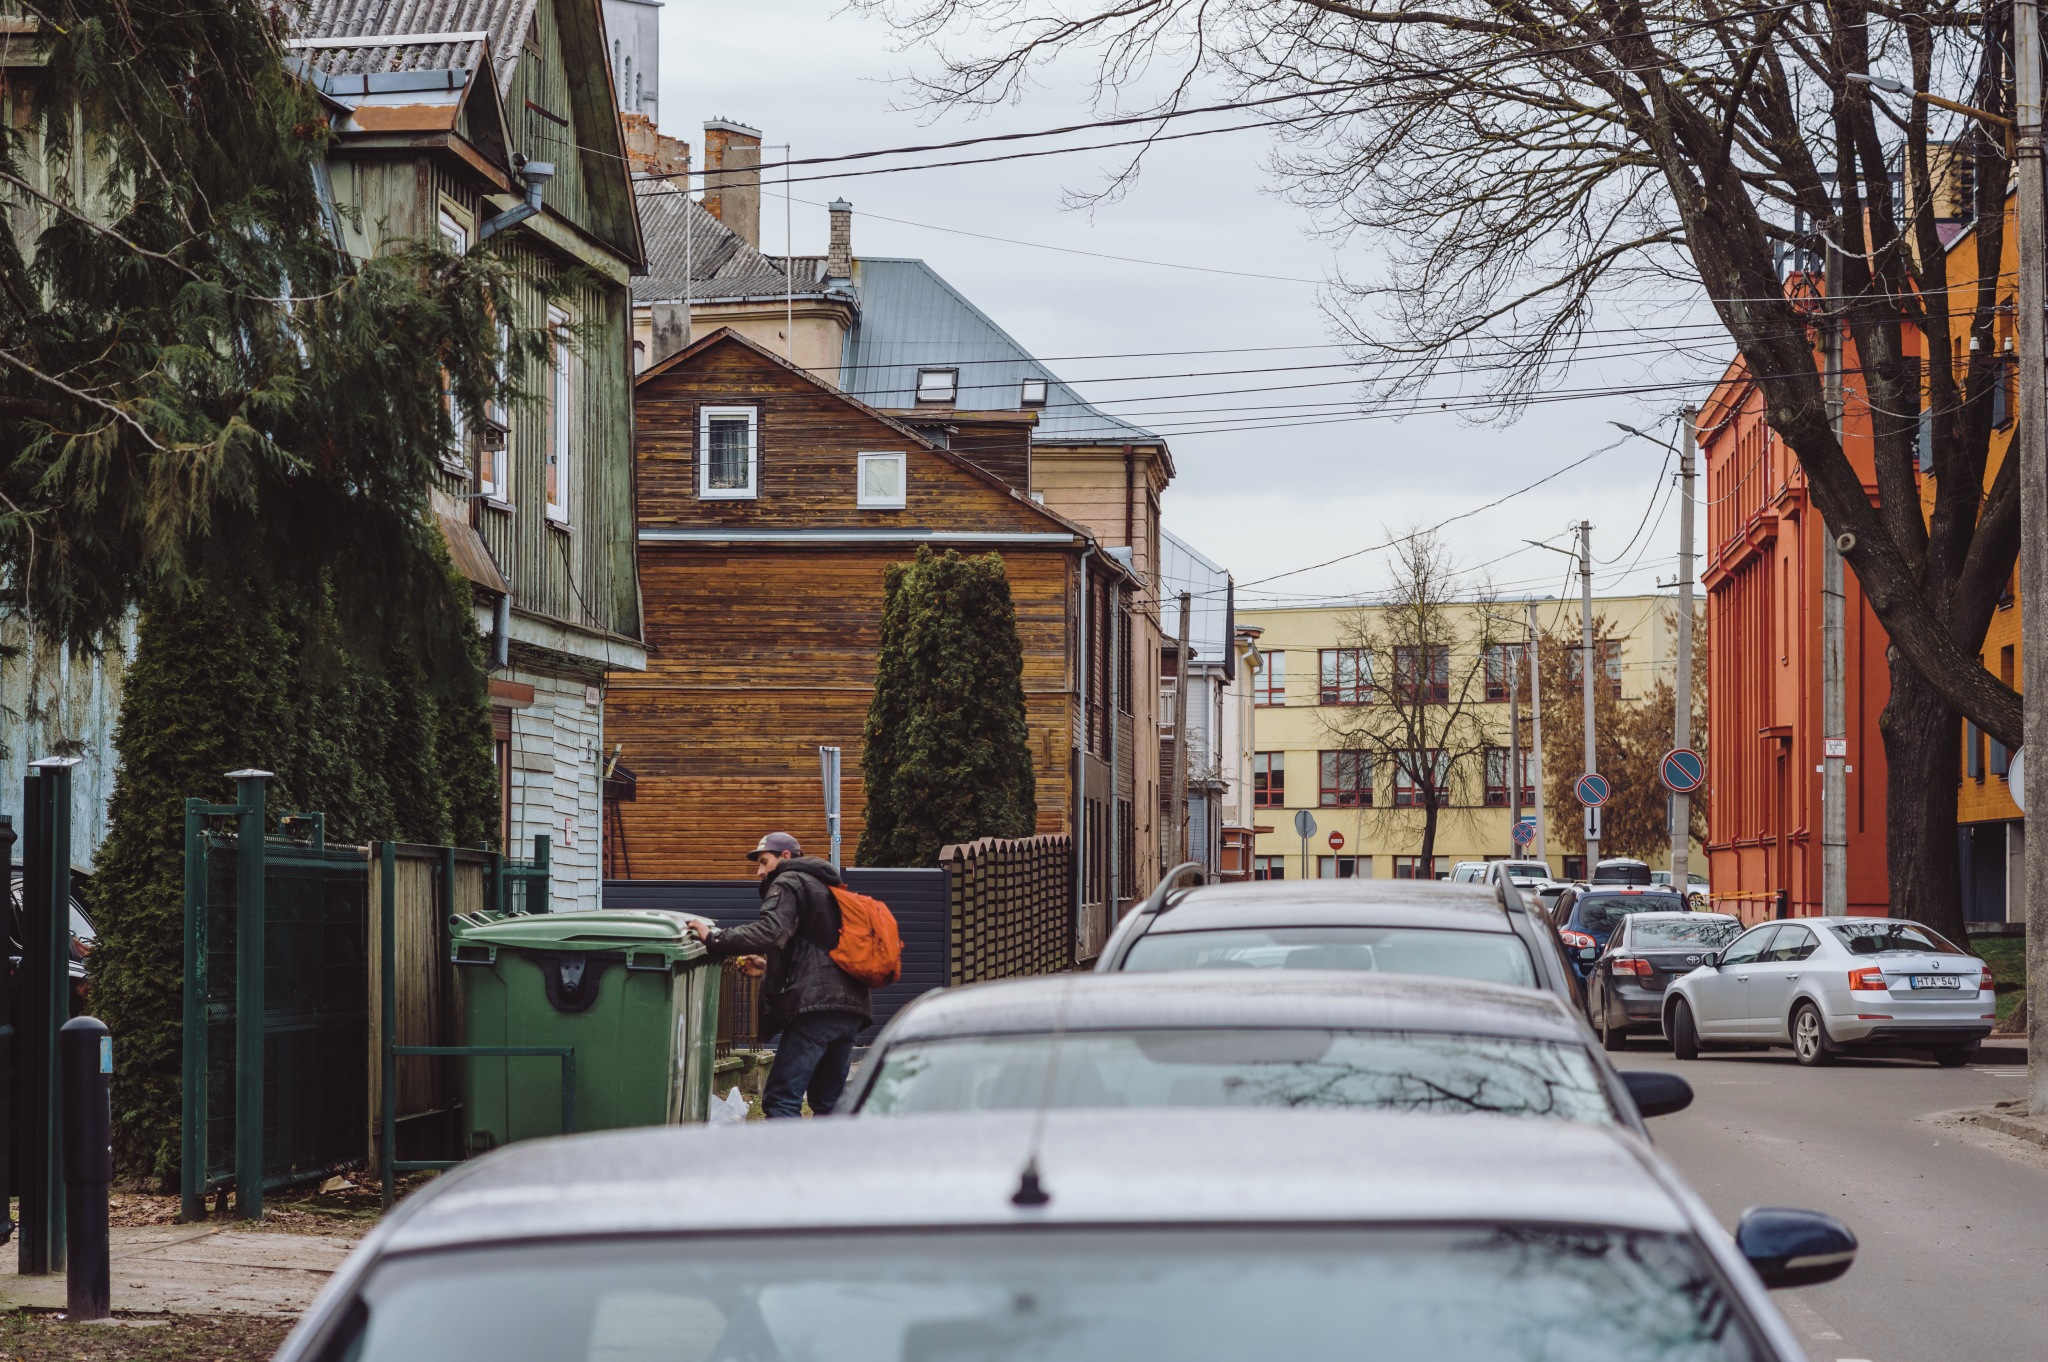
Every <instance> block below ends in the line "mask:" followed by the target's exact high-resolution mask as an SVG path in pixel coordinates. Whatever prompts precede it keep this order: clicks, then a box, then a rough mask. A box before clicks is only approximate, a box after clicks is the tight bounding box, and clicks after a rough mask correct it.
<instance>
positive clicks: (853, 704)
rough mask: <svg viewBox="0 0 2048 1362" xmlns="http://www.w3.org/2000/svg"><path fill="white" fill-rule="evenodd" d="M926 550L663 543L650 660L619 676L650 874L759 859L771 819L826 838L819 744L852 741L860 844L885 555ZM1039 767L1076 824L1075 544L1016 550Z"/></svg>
mask: <svg viewBox="0 0 2048 1362" xmlns="http://www.w3.org/2000/svg"><path fill="white" fill-rule="evenodd" d="M909 552H910V551H909V550H905V549H900V548H897V549H889V548H873V549H868V548H860V549H850V550H817V549H803V548H783V547H779V546H777V547H766V546H764V547H762V548H758V549H753V550H748V551H710V550H703V549H696V548H688V547H676V546H662V545H654V546H649V547H648V548H647V549H646V550H645V551H644V552H643V553H642V555H641V567H640V577H641V590H642V593H643V595H644V597H645V601H646V611H647V619H648V632H649V639H648V642H649V644H650V649H649V658H648V667H647V672H646V674H645V675H642V676H615V677H614V678H613V680H612V684H611V688H610V690H609V692H608V693H607V695H606V698H605V738H606V742H607V743H621V744H623V745H624V748H623V759H624V761H625V762H626V764H627V765H629V766H631V767H632V768H633V770H634V772H635V773H636V774H637V775H638V777H639V789H638V795H637V798H635V799H634V800H633V801H632V802H630V803H626V804H623V805H621V806H620V811H621V814H622V818H623V826H624V833H625V838H624V847H623V853H624V854H623V856H617V855H615V857H614V864H615V866H616V867H617V868H618V869H619V870H621V871H623V870H624V869H625V867H626V865H628V864H630V869H631V874H632V876H633V877H634V878H639V879H648V878H669V879H687V878H693V877H698V876H707V875H717V876H722V877H728V878H729V877H731V876H733V875H735V874H738V873H741V872H743V871H744V869H745V867H744V865H743V864H742V863H741V861H740V859H739V858H740V857H741V856H742V855H744V853H745V852H746V850H747V849H748V848H749V847H752V846H753V845H754V842H755V839H757V838H758V837H760V835H761V834H762V833H764V832H771V831H783V832H791V833H794V834H795V835H796V836H797V837H798V839H800V840H801V841H802V842H803V843H804V849H805V850H806V851H812V850H816V851H818V852H820V853H822V852H823V851H824V849H825V815H824V803H823V794H822V791H821V789H820V786H819V776H818V748H819V747H820V746H835V745H836V746H838V747H840V748H841V749H842V750H843V763H844V769H843V773H842V774H843V777H844V785H843V787H842V789H841V793H840V800H841V805H842V810H843V814H844V821H843V827H842V843H841V845H842V847H843V850H844V855H845V858H846V859H847V860H848V861H851V860H852V859H853V855H854V851H855V848H856V847H857V846H858V845H859V843H860V832H861V828H862V827H863V826H864V825H865V820H864V818H863V808H864V803H865V801H864V797H863V790H862V784H861V766H860V759H861V728H862V725H863V724H864V723H865V722H866V720H867V713H868V703H869V701H870V699H872V697H873V695H874V684H875V658H876V654H877V653H878V651H879V649H880V646H881V618H882V570H883V568H885V567H886V566H887V565H888V564H890V563H892V562H897V561H901V560H902V559H904V558H905V557H907V556H908V555H909ZM1003 562H1004V565H1005V567H1006V568H1007V570H1008V572H1009V577H1010V591H1011V596H1012V598H1013V599H1014V601H1015V602H1016V608H1017V632H1018V635H1019V637H1020V638H1021V639H1022V641H1023V645H1024V690H1025V702H1026V711H1027V720H1028V722H1029V724H1030V728H1031V751H1032V757H1033V766H1034V768H1035V771H1036V775H1037V778H1038V826H1037V831H1038V832H1039V833H1062V832H1070V831H1071V828H1070V826H1069V824H1070V821H1071V820H1070V809H1071V800H1072V782H1071V779H1070V772H1071V771H1072V769H1073V755H1072V753H1073V744H1072V739H1071V734H1072V732H1073V728H1074V719H1073V713H1074V710H1073V694H1072V685H1073V681H1072V677H1071V673H1070V668H1069V666H1068V661H1067V644H1068V639H1069V637H1070V634H1071V625H1070V621H1069V614H1070V611H1071V602H1072V599H1073V591H1074V583H1073V578H1072V573H1073V566H1072V560H1071V558H1070V557H1069V556H1068V555H1067V554H1066V553H1064V552H1057V551H1049V550H1027V551H1021V552H1019V551H1013V552H1009V553H1005V554H1004V555H1003Z"/></svg>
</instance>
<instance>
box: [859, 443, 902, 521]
mask: <svg viewBox="0 0 2048 1362" xmlns="http://www.w3.org/2000/svg"><path fill="white" fill-rule="evenodd" d="M884 461H886V462H889V463H893V464H895V465H896V495H895V496H894V497H893V498H886V497H871V496H869V495H868V465H869V464H871V463H881V462H884ZM853 494H854V505H856V506H858V507H859V508H860V509H861V510H864V511H900V510H902V509H903V508H904V506H905V505H906V504H907V503H908V502H909V500H910V456H909V455H908V454H907V453H904V452H903V451H901V450H886V451H880V452H875V453H865V454H861V455H858V456H857V459H856V463H855V467H854V483H853Z"/></svg>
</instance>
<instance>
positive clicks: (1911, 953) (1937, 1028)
mask: <svg viewBox="0 0 2048 1362" xmlns="http://www.w3.org/2000/svg"><path fill="white" fill-rule="evenodd" d="M1992 982H1993V981H1992V977H1991V969H1990V967H1989V966H1988V965H1986V964H1985V963H1984V962H1983V961H1982V960H1980V959H1978V958H1977V957H1976V956H1974V955H1971V954H1969V953H1968V952H1966V951H1961V950H1958V949H1956V947H1955V946H1953V945H1951V944H1950V943H1949V942H1948V941H1947V940H1945V939H1944V938H1943V937H1942V936H1941V935H1940V934H1939V933H1937V932H1936V931H1934V929H1933V928H1931V927H1923V926H1921V925H1920V924H1919V923H1917V922H1906V921H1903V920H1901V919H1898V918H1871V917H1805V918H1796V919H1793V920H1791V921H1785V922H1766V923H1764V924H1762V925H1761V926H1757V927H1752V928H1750V929H1749V930H1748V931H1747V932H1744V933H1743V934H1742V935H1741V936H1739V937H1737V938H1736V939H1735V940H1733V941H1731V942H1729V943H1728V945H1727V946H1726V947H1725V948H1723V949H1722V950H1720V951H1718V952H1709V953H1708V954H1707V955H1706V956H1705V957H1704V958H1703V959H1702V961H1701V964H1700V967H1699V968H1698V969H1696V970H1694V971H1692V973H1690V974H1687V975H1685V976H1684V977H1683V978H1681V979H1679V980H1677V981H1676V982H1674V983H1673V984H1672V985H1671V987H1670V988H1669V989H1668V990H1667V991H1666V994H1665V999H1664V1034H1665V1035H1667V1036H1669V1037H1671V1048H1672V1052H1673V1053H1674V1054H1676V1055H1677V1056H1678V1057H1679V1058H1680V1059H1695V1058H1697V1057H1698V1056H1699V1053H1700V1051H1701V1049H1702V1048H1704V1047H1706V1046H1710V1045H1716V1044H1721V1043H1739V1044H1744V1045H1754V1044H1758V1043H1763V1044H1768V1045H1789V1046H1791V1047H1792V1053H1793V1055H1794V1056H1795V1057H1796V1058H1797V1059H1798V1060H1799V1062H1800V1063H1801V1064H1808V1065H1813V1064H1826V1063H1828V1062H1829V1061H1831V1060H1832V1059H1833V1058H1834V1057H1835V1056H1836V1055H1837V1054H1839V1053H1840V1052H1841V1051H1842V1050H1843V1049H1845V1048H1849V1047H1855V1046H1866V1045H1870V1046H1893V1047H1904V1048H1907V1049H1915V1050H1926V1051H1929V1052H1931V1053H1932V1054H1933V1056H1934V1061H1935V1063H1937V1064H1940V1065H1942V1066H1943V1067H1944V1068H1950V1067H1954V1066H1957V1065H1962V1064H1967V1063H1969V1061H1970V1057H1971V1056H1972V1055H1973V1054H1975V1053H1976V1050H1977V1043H1978V1042H1979V1041H1981V1040H1983V1039H1984V1037H1985V1036H1987V1035H1989V1034H1990V1032H1991V1027H1992V1024H1993V1023H1994V1022H1995V1021H1996V1020H1997V1013H1996V1006H1995V1003H1996V995H1995V994H1994V993H1993V992H1992Z"/></svg>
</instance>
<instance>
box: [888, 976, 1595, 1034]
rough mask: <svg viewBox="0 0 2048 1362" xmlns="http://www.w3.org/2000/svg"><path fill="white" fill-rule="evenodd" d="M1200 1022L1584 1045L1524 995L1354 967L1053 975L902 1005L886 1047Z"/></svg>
mask: <svg viewBox="0 0 2048 1362" xmlns="http://www.w3.org/2000/svg"><path fill="white" fill-rule="evenodd" d="M1209 1027H1220V1028H1247V1027H1306V1028H1310V1029H1315V1030H1323V1029H1332V1030H1338V1029H1356V1030H1366V1031H1394V1030H1399V1031H1442V1032H1451V1033H1455V1034H1468V1035H1489V1036H1527V1037H1530V1038H1532V1039H1542V1040H1551V1041H1558V1042H1562V1043H1566V1044H1577V1043H1581V1042H1582V1041H1583V1040H1584V1037H1583V1036H1582V1035H1581V1034H1580V1032H1579V1030H1578V1026H1577V1023H1576V1022H1575V1021H1574V1019H1573V1018H1572V1015H1571V1013H1570V1012H1569V1011H1568V1010H1567V1009H1566V1007H1565V1006H1564V1004H1563V1003H1562V1002H1561V1001H1559V999H1558V998H1557V997H1556V996H1555V995H1554V994H1550V993H1544V992H1539V991H1537V990H1536V989H1532V988H1516V987H1514V986H1512V985H1508V984H1491V983H1481V982H1478V981H1476V980H1470V979H1453V978H1439V977H1437V976H1434V975H1422V974H1380V973H1376V972H1371V971H1362V970H1272V969H1246V970H1161V971H1158V972H1150V971H1138V972H1126V973H1117V974H1062V975H1049V976H1046V977H1043V978H1037V979H1006V980H1002V981H1000V982H996V983H987V984H976V985H974V986H973V987H971V988H963V989H956V990H948V991H942V992H936V993H928V994H926V995H925V996H924V997H923V998H921V999H919V1000H918V1001H917V1002H915V1003H913V1004H911V1005H910V1006H909V1007H907V1008H905V1009H904V1010H903V1012H902V1013H901V1014H900V1015H899V1017H898V1019H897V1021H896V1022H895V1024H894V1025H893V1026H892V1027H891V1028H890V1030H889V1041H890V1043H891V1044H898V1043H901V1042H903V1041H909V1040H934V1039H941V1038H946V1037H955V1036H990V1035H1010V1034H1022V1033H1030V1034H1042V1033H1046V1032H1051V1031H1056V1030H1060V1029H1062V1028H1064V1029H1066V1030H1069V1031H1122V1030H1134V1029H1150V1028H1160V1029H1180V1028H1209Z"/></svg>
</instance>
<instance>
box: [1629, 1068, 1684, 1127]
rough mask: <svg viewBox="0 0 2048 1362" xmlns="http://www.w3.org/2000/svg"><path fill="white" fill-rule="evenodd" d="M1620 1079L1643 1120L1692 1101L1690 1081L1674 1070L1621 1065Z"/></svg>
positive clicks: (1681, 1109) (1679, 1108)
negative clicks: (1623, 1067) (1667, 1070)
mask: <svg viewBox="0 0 2048 1362" xmlns="http://www.w3.org/2000/svg"><path fill="white" fill-rule="evenodd" d="M1621 1082H1622V1086H1623V1087H1625V1088H1627V1089H1628V1095H1629V1096H1630V1097H1631V1098H1633V1099H1634V1100H1635V1104H1636V1110H1637V1111H1639V1112H1641V1113H1642V1115H1643V1119H1644V1120H1646V1121H1647V1120H1649V1119H1650V1118H1651V1117H1652V1116H1669V1115H1670V1114H1671V1113H1672V1112H1674V1111H1684V1110H1685V1109H1686V1108H1687V1107H1689V1106H1691V1105H1692V1084H1690V1083H1688V1082H1686V1081H1685V1080H1684V1079H1682V1078H1680V1077H1679V1076H1678V1075H1677V1074H1667V1073H1664V1072H1662V1071H1660V1070H1657V1069H1624V1070H1623V1071H1622V1074H1621Z"/></svg>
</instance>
